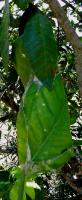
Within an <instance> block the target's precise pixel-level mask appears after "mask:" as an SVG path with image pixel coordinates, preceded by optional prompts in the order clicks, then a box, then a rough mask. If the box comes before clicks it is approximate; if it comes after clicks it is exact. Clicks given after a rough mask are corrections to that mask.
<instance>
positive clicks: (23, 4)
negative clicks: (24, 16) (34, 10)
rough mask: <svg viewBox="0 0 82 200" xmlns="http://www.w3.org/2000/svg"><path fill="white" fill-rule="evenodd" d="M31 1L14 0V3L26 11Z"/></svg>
mask: <svg viewBox="0 0 82 200" xmlns="http://www.w3.org/2000/svg"><path fill="white" fill-rule="evenodd" d="M30 2H31V0H14V3H16V4H17V6H18V7H19V8H21V9H22V10H25V8H27V6H28V3H30Z"/></svg>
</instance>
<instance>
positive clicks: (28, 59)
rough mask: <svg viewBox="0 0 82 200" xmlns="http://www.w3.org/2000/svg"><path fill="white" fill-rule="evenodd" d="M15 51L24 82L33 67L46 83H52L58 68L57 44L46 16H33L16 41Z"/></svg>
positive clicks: (49, 84)
mask: <svg viewBox="0 0 82 200" xmlns="http://www.w3.org/2000/svg"><path fill="white" fill-rule="evenodd" d="M45 27H46V28H45ZM14 52H15V58H14V60H15V66H16V67H15V68H16V69H17V72H18V74H19V75H20V78H21V80H22V82H23V83H24V84H26V82H27V81H28V77H29V76H28V74H29V70H30V69H32V70H33V71H34V73H35V74H36V76H37V77H38V78H39V79H40V80H41V81H42V82H43V83H44V85H47V86H51V85H52V81H53V78H54V74H55V71H56V68H57V45H56V41H55V39H54V36H53V31H52V25H51V23H50V21H49V20H48V18H47V17H46V16H44V15H42V14H36V15H35V16H34V17H32V18H31V20H30V21H29V22H28V23H27V24H26V28H25V32H24V34H23V35H22V36H21V37H20V38H19V39H18V40H17V41H16V45H15V51H14Z"/></svg>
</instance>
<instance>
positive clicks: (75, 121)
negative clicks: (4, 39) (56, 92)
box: [0, 0, 82, 200]
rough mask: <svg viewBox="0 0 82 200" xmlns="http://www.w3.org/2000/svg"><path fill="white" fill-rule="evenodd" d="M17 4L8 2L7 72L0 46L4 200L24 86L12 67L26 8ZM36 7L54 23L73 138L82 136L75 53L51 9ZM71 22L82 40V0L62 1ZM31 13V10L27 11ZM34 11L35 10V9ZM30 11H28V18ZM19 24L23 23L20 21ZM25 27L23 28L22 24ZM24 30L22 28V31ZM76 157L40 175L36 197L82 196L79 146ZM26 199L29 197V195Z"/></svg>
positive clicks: (14, 159) (0, 181)
mask: <svg viewBox="0 0 82 200" xmlns="http://www.w3.org/2000/svg"><path fill="white" fill-rule="evenodd" d="M15 3H17V5H18V6H19V5H20V1H13V0H11V1H10V2H9V13H10V22H9V67H8V69H7V71H5V68H4V66H3V59H2V54H1V51H2V49H1V48H0V197H1V198H2V199H3V200H8V199H9V191H10V190H11V187H12V184H13V181H14V179H13V178H12V176H11V170H12V168H13V167H14V166H16V165H17V164H18V158H17V147H16V127H15V126H16V117H17V112H18V110H19V105H20V99H21V97H22V94H23V91H24V87H23V85H22V83H21V80H20V78H19V76H18V75H17V72H16V71H15V68H14V67H13V50H12V49H13V43H14V41H15V40H16V38H17V37H18V35H19V32H20V30H21V27H22V24H23V26H25V23H26V22H25V21H24V22H22V21H21V16H22V15H23V13H24V12H25V11H24V10H23V8H25V5H26V4H24V7H23V5H22V4H21V9H20V8H19V7H18V6H17V5H16V4H15ZM34 3H35V6H36V7H37V8H39V9H40V10H41V11H43V12H44V13H46V15H47V16H48V17H49V19H50V21H51V22H52V25H53V32H54V33H55V34H56V39H57V43H58V55H59V62H58V68H59V71H60V73H61V75H62V78H63V81H64V84H65V90H66V94H67V98H68V106H69V112H70V130H71V134H72V137H73V139H74V140H76V139H78V138H82V100H81V98H80V96H79V87H78V82H77V74H76V70H75V63H74V52H73V49H72V47H71V45H70V43H69V42H68V41H67V40H66V36H65V34H64V32H63V30H62V28H61V27H60V25H59V24H58V22H57V19H56V18H54V17H53V12H52V11H51V10H50V9H49V6H48V5H47V4H46V3H44V2H43V0H38V1H34ZM61 4H62V7H63V9H64V10H65V12H66V14H67V16H68V18H69V20H70V23H71V24H72V26H73V27H74V28H75V30H76V32H77V34H78V36H79V38H80V40H82V1H81V0H69V1H67V0H62V2H61ZM3 9H4V1H3V0H1V1H0V28H1V21H2V16H3ZM29 12H30V11H29ZM36 12H37V9H36ZM30 14H31V15H32V14H33V13H31V12H30V13H27V18H28V19H29V17H30ZM21 23H22V24H21ZM23 28H24V27H23ZM22 31H23V30H22ZM75 153H76V156H75V158H73V159H72V160H71V161H70V162H69V163H68V164H66V165H65V166H64V167H63V168H62V170H61V171H59V172H58V174H56V172H52V173H48V174H40V176H39V177H38V178H37V182H38V183H39V185H41V188H42V190H41V192H40V191H39V190H38V191H36V200H37V199H38V198H39V199H41V200H43V199H44V200H47V199H50V200H53V199H54V200H56V199H60V200H64V199H70V200H71V199H72V200H73V199H76V200H79V199H81V198H82V197H81V196H82V192H81V191H82V149H81V145H79V144H78V145H77V148H75ZM28 199H29V197H28Z"/></svg>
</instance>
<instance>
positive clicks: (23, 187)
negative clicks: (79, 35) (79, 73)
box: [0, 0, 81, 200]
mask: <svg viewBox="0 0 82 200" xmlns="http://www.w3.org/2000/svg"><path fill="white" fill-rule="evenodd" d="M40 3H41V2H40ZM76 3H77V4H79V5H80V4H81V1H77V2H73V4H74V5H75V4H76ZM15 4H16V6H17V7H16V8H15V9H18V11H19V13H18V17H13V10H14V5H15ZM67 5H68V4H66V6H67ZM74 5H72V7H73V6H74ZM30 8H31V9H32V10H30ZM9 9H10V17H9ZM20 9H21V13H22V14H21V16H20ZM73 9H74V7H73ZM4 10H5V12H4V11H3V17H2V18H1V23H0V30H1V35H0V54H1V74H3V78H2V76H1V84H2V85H1V91H2V89H4V85H3V82H5V84H8V88H10V89H11V91H14V86H15V87H17V88H19V87H18V83H20V85H21V87H20V91H18V90H15V93H12V92H10V90H9V94H10V97H11V100H13V96H12V94H14V95H15V96H14V98H17V97H18V95H19V96H20V98H21V102H20V104H19V101H17V104H16V101H13V103H12V101H11V100H10V102H9V97H8V96H7V93H6V91H5V93H4V94H5V98H4V96H3V95H2V97H3V98H2V101H6V104H7V105H8V106H10V107H11V111H12V110H13V109H14V116H15V118H16V117H17V120H16V128H17V152H18V159H19V166H18V167H16V168H15V169H14V170H11V172H10V176H8V179H7V181H5V180H2V179H1V183H0V188H2V187H3V185H4V187H3V190H4V191H3V192H2V193H1V197H3V198H5V195H6V196H7V199H11V200H13V199H15V200H26V199H27V195H28V196H29V197H30V198H31V199H35V188H36V189H39V190H40V187H39V186H38V185H37V184H36V183H35V181H34V180H33V179H35V177H37V175H38V173H40V172H48V171H50V170H53V169H59V167H62V166H63V165H64V164H65V163H67V162H68V160H69V159H70V158H71V157H73V156H74V151H73V143H74V141H72V136H71V133H70V124H73V123H74V122H75V121H76V119H77V117H78V105H77V103H75V102H74V101H73V99H72V97H73V95H74V93H76V90H77V91H78V85H77V81H76V80H75V77H76V72H75V69H74V53H73V50H72V48H71V46H70V44H69V45H68V44H67V43H66V41H65V35H64V33H63V31H62V29H61V28H60V27H58V29H57V27H56V25H54V20H53V18H52V16H53V13H51V11H50V10H48V13H47V10H46V9H45V10H46V11H45V12H44V9H42V10H41V9H39V6H37V5H34V1H32V0H13V1H11V2H10V3H9V1H6V0H5V9H4ZM80 16H81V15H80ZM9 20H10V23H9ZM23 23H24V24H23ZM73 25H74V26H75V24H73ZM22 27H23V28H22ZM21 29H22V33H21V31H20V30H21ZM9 43H10V45H8V44H9ZM3 45H4V48H2V46H3ZM9 57H10V59H9ZM3 66H4V68H3ZM70 67H71V70H70ZM5 70H8V71H7V74H6V78H5ZM15 70H16V71H15ZM13 74H14V76H13ZM66 74H67V77H66ZM73 76H74V77H73ZM73 81H75V83H74V82H73ZM10 82H11V83H12V84H11V85H9V83H10ZM64 83H65V85H64ZM74 84H76V87H77V89H76V88H74ZM70 88H71V89H70ZM21 90H22V91H21ZM70 90H71V91H70ZM23 92H24V93H23ZM22 93H23V95H22ZM66 93H67V96H66ZM69 94H70V95H71V98H69ZM21 96H22V97H21ZM7 98H8V101H7ZM5 99H6V100H5ZM19 100H20V99H19ZM70 101H71V103H69V111H68V102H70ZM18 104H19V108H18ZM18 110H19V111H18ZM69 112H70V113H71V114H70V115H69ZM10 113H12V112H10ZM12 118H13V117H12ZM78 143H79V141H78ZM75 144H77V142H76V143H75ZM75 144H74V145H75ZM3 174H4V171H3ZM11 177H12V178H13V180H12V181H11ZM5 182H6V183H5ZM6 186H7V187H8V189H7V192H5V189H4V188H5V187H6ZM0 190H2V189H0Z"/></svg>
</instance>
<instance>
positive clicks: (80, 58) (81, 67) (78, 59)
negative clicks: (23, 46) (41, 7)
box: [45, 0, 82, 97]
mask: <svg viewBox="0 0 82 200" xmlns="http://www.w3.org/2000/svg"><path fill="white" fill-rule="evenodd" d="M45 1H46V3H48V4H49V6H50V8H51V10H52V11H53V13H54V16H55V17H56V18H57V20H58V22H59V24H60V25H61V27H62V28H63V30H64V32H65V34H66V37H67V40H68V41H69V42H70V43H71V45H72V47H73V49H74V53H75V68H76V71H77V77H78V82H79V89H80V95H81V97H82V43H81V41H80V39H79V38H78V36H77V34H76V32H75V30H74V28H72V26H71V23H70V21H69V19H68V17H67V15H66V13H65V11H64V9H63V8H62V7H61V5H60V4H59V2H58V1H57V0H45Z"/></svg>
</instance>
